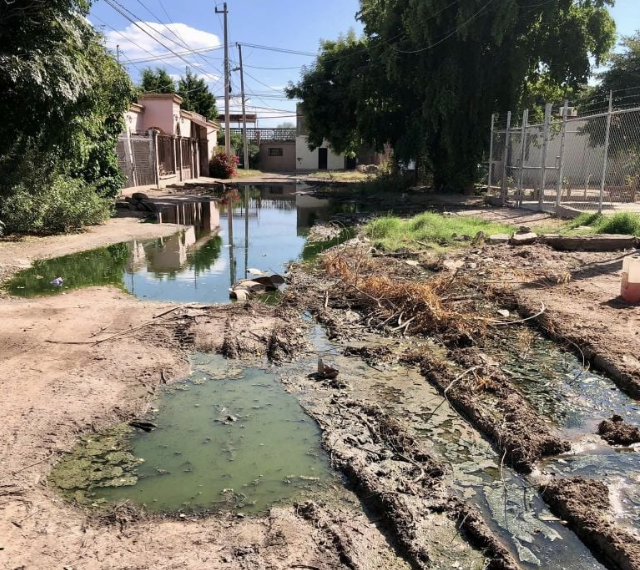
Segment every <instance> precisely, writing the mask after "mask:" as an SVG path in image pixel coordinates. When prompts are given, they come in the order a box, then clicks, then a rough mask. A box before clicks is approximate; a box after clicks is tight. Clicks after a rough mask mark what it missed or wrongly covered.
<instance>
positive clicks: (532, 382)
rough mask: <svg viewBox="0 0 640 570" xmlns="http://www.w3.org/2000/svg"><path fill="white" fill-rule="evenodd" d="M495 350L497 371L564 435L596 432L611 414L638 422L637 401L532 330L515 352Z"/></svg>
mask: <svg viewBox="0 0 640 570" xmlns="http://www.w3.org/2000/svg"><path fill="white" fill-rule="evenodd" d="M494 351H495V353H496V354H497V355H498V356H499V359H500V361H501V362H504V366H502V370H503V371H504V372H505V373H506V374H508V375H509V377H510V378H511V380H512V382H513V383H514V384H515V385H516V386H518V387H519V388H520V389H521V390H522V391H523V392H524V393H525V394H526V396H527V399H528V400H529V401H530V402H531V404H532V405H533V406H534V407H535V408H536V409H537V410H538V411H539V412H540V413H542V414H543V415H545V416H546V417H548V418H550V419H551V420H553V421H554V422H555V423H556V424H558V426H559V427H560V429H561V431H562V433H563V435H564V436H565V437H567V438H569V439H575V438H576V437H577V436H580V435H582V434H592V433H595V432H596V431H597V426H598V424H599V423H600V422H601V421H602V420H603V419H605V418H610V417H611V416H612V415H613V414H618V415H620V416H622V417H623V418H624V419H625V420H626V421H628V422H630V423H633V424H636V425H637V424H640V402H637V401H635V400H633V399H631V398H629V396H627V395H626V394H625V393H624V392H622V390H620V389H619V388H617V387H616V385H615V384H614V383H613V382H612V381H611V380H609V379H608V378H606V377H605V376H602V375H601V374H598V373H597V372H595V371H593V370H585V369H584V368H583V366H582V360H579V359H578V357H577V356H575V355H574V354H573V353H570V352H567V351H564V350H562V349H561V348H560V347H558V346H557V345H556V344H555V343H553V342H551V341H550V340H547V339H545V338H544V337H542V336H541V335H540V334H539V333H537V332H536V331H531V334H530V343H528V346H527V347H526V349H525V350H523V351H519V352H518V354H515V353H514V352H513V351H511V350H508V349H505V348H502V347H498V348H497V349H494Z"/></svg>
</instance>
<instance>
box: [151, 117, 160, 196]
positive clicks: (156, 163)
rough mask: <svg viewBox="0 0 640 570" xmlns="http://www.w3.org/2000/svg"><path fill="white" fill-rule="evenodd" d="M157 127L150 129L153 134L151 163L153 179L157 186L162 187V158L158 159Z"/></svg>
mask: <svg viewBox="0 0 640 570" xmlns="http://www.w3.org/2000/svg"><path fill="white" fill-rule="evenodd" d="M159 132H160V131H157V130H156V129H150V130H149V134H150V135H151V165H152V168H153V179H154V183H155V185H156V188H160V160H159V159H158V133H159Z"/></svg>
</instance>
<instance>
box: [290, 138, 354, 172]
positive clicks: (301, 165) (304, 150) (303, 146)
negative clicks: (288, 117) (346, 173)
mask: <svg viewBox="0 0 640 570" xmlns="http://www.w3.org/2000/svg"><path fill="white" fill-rule="evenodd" d="M307 141H308V138H307V137H305V136H299V137H297V138H296V155H297V161H296V170H313V171H316V170H319V167H318V165H319V162H318V155H319V153H318V149H315V150H313V151H312V150H309V145H308V142H307ZM321 148H327V149H329V152H328V160H327V163H328V164H327V169H328V170H343V169H344V167H345V157H344V155H343V154H336V153H334V152H333V150H331V147H330V146H329V145H328V144H327V143H326V141H325V143H324V144H323V145H322V147H321Z"/></svg>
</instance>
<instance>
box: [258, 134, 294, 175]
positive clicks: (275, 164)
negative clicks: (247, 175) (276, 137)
mask: <svg viewBox="0 0 640 570" xmlns="http://www.w3.org/2000/svg"><path fill="white" fill-rule="evenodd" d="M271 149H282V156H270V155H269V151H270V150H271ZM260 170H262V171H264V172H294V171H295V170H296V143H294V142H293V141H291V142H268V143H261V144H260Z"/></svg>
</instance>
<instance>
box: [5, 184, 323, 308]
mask: <svg viewBox="0 0 640 570" xmlns="http://www.w3.org/2000/svg"><path fill="white" fill-rule="evenodd" d="M301 190H302V191H303V190H304V186H298V187H296V185H294V184H289V185H281V186H264V187H256V186H244V187H243V188H242V190H241V192H239V193H236V195H235V197H234V198H233V202H232V203H231V204H225V203H222V202H219V201H216V200H212V199H209V200H203V201H191V202H181V203H179V204H175V205H171V206H167V207H166V208H165V209H164V210H163V211H162V212H161V213H160V214H159V216H158V217H159V219H160V221H161V223H177V224H181V225H185V226H186V229H185V230H184V231H182V232H180V233H178V234H176V235H173V236H171V237H169V238H163V239H157V240H151V241H146V242H139V241H134V242H131V243H122V244H118V245H116V246H111V247H108V248H102V249H98V250H93V251H89V252H85V253H81V254H75V255H70V256H65V257H61V258H57V259H52V260H47V261H40V262H36V263H35V264H34V266H33V267H32V268H31V269H28V270H26V271H23V272H21V273H19V274H17V275H16V276H15V277H14V279H12V280H11V281H9V282H8V283H7V285H6V286H7V289H8V290H9V291H10V292H11V293H12V294H14V295H20V296H25V297H32V296H36V295H55V294H59V293H61V292H63V291H65V290H67V289H74V288H78V287H88V286H92V285H115V286H118V287H123V288H125V289H126V290H128V291H129V292H131V293H132V294H134V295H136V296H137V297H140V298H145V299H151V300H158V301H175V302H202V303H212V302H213V303H228V302H229V288H230V287H231V286H232V285H234V284H235V283H236V281H237V280H238V279H239V278H245V277H247V276H248V275H249V274H248V270H249V269H250V268H256V269H259V270H261V271H265V272H270V273H283V272H284V271H285V268H286V265H287V264H288V263H290V262H291V261H295V260H296V259H299V258H300V257H301V256H303V251H304V257H305V258H307V256H308V255H311V250H309V252H307V251H305V250H304V248H305V236H306V234H307V231H308V229H309V227H310V225H311V224H312V223H313V222H314V221H315V220H316V219H328V218H329V217H330V216H331V214H332V213H333V210H332V205H331V204H330V202H329V201H328V200H315V199H313V198H310V197H309V196H305V195H301V194H299V193H298V192H299V191H301ZM312 210H313V212H312ZM229 212H231V215H229ZM238 222H240V224H242V225H238ZM238 263H241V264H242V268H241V269H240V271H238ZM56 277H62V278H63V279H64V286H63V287H58V288H56V287H54V286H53V285H51V281H52V280H53V279H55V278H56Z"/></svg>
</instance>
